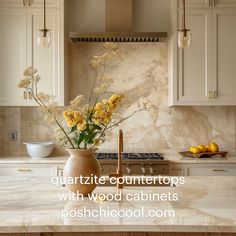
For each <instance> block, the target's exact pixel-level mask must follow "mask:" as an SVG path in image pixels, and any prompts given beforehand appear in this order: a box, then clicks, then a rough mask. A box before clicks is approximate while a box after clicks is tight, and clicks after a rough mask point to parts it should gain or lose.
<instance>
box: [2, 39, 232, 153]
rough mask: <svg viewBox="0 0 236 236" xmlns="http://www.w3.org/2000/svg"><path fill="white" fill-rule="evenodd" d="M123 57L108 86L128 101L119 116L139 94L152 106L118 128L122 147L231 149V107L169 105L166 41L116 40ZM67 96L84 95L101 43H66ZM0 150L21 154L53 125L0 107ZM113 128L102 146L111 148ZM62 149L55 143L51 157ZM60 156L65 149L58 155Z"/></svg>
mask: <svg viewBox="0 0 236 236" xmlns="http://www.w3.org/2000/svg"><path fill="white" fill-rule="evenodd" d="M119 45H120V49H121V51H122V54H123V60H122V61H121V63H120V64H119V65H117V66H116V67H113V68H112V69H111V70H110V74H112V76H113V79H114V85H113V86H112V88H111V89H113V90H115V91H118V92H121V93H124V94H125V95H126V98H127V100H128V103H127V104H125V106H124V108H123V114H124V115H128V114H130V113H131V112H132V111H133V110H134V109H135V108H136V106H137V105H136V102H137V100H138V99H139V98H140V97H142V96H144V97H146V98H148V99H149V100H150V101H151V102H152V103H153V104H154V106H155V109H154V111H153V112H149V113H148V112H142V113H138V114H137V115H135V116H133V117H132V118H131V119H129V120H128V121H126V122H125V123H124V124H122V125H121V126H120V128H122V129H123V130H124V134H125V136H124V141H125V150H126V151H153V152H155V151H162V150H165V149H184V148H186V147H188V146H189V145H192V144H199V143H207V142H209V141H211V140H214V141H215V142H217V143H219V144H220V146H221V147H222V148H223V149H227V150H231V149H236V143H235V142H236V141H235V137H236V125H235V123H236V108H235V107H177V108H168V103H167V102H168V99H167V98H168V57H167V43H119ZM69 51H70V62H69V64H70V68H69V69H70V77H69V96H70V99H72V98H74V97H75V96H77V95H78V94H85V95H88V93H89V88H90V85H91V83H92V78H93V72H92V71H91V70H90V68H89V60H90V59H91V58H92V56H94V55H98V54H101V53H103V52H104V51H105V50H104V48H103V44H102V43H81V44H79V43H78V44H73V43H71V44H70V50H69ZM0 130H1V135H0V154H1V155H14V156H15V155H19V154H24V153H25V148H24V146H23V145H21V143H22V142H23V141H37V140H39V141H40V140H51V139H53V137H52V129H51V128H50V127H48V126H47V125H46V124H44V122H43V118H42V115H41V114H40V112H39V111H38V109H37V108H32V107H31V108H30V107H24V108H0ZM9 130H17V131H18V141H17V142H10V141H9V139H8V131H9ZM116 135H117V130H114V132H113V133H112V134H111V136H110V138H109V139H108V140H107V142H106V143H105V144H103V145H102V146H101V149H106V150H107V149H110V150H111V151H115V150H116V145H117V138H116ZM61 152H62V149H60V148H59V147H58V146H57V148H56V151H55V152H54V154H55V155H58V154H60V153H61ZM62 154H64V152H63V153H62Z"/></svg>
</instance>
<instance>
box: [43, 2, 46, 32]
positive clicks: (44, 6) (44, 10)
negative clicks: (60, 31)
mask: <svg viewBox="0 0 236 236" xmlns="http://www.w3.org/2000/svg"><path fill="white" fill-rule="evenodd" d="M43 19H44V29H46V0H44V1H43Z"/></svg>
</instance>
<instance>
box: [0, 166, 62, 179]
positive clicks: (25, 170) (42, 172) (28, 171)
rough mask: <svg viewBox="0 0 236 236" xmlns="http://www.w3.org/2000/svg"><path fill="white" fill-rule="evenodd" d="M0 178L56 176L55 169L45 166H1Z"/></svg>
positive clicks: (54, 167)
mask: <svg viewBox="0 0 236 236" xmlns="http://www.w3.org/2000/svg"><path fill="white" fill-rule="evenodd" d="M0 176H17V177H18V176H19V177H24V176H25V177H26V176H32V177H50V176H57V168H56V166H54V165H46V164H17V165H16V164H1V165H0Z"/></svg>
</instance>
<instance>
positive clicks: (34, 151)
mask: <svg viewBox="0 0 236 236" xmlns="http://www.w3.org/2000/svg"><path fill="white" fill-rule="evenodd" d="M24 144H25V145H26V149H27V152H28V154H29V155H30V156H31V157H32V158H45V157H48V156H50V154H51V153H52V150H53V147H54V143H53V142H31V143H24Z"/></svg>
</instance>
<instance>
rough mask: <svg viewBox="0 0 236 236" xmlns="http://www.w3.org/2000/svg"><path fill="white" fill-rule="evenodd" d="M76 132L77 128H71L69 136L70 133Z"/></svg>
mask: <svg viewBox="0 0 236 236" xmlns="http://www.w3.org/2000/svg"><path fill="white" fill-rule="evenodd" d="M76 130H77V126H76V125H75V126H73V127H72V128H71V130H70V133H69V134H71V133H73V132H75V131H76Z"/></svg>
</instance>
